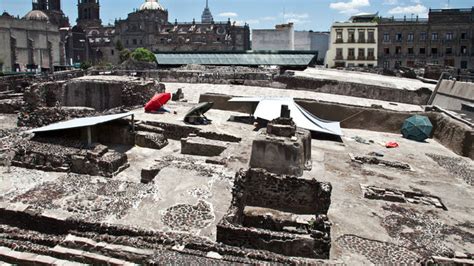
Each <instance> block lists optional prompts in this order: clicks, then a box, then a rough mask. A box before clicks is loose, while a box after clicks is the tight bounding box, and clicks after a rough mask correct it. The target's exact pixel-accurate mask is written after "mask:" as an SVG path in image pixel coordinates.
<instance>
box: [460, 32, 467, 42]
mask: <svg viewBox="0 0 474 266" xmlns="http://www.w3.org/2000/svg"><path fill="white" fill-rule="evenodd" d="M465 39H467V33H466V32H462V33H461V40H465Z"/></svg>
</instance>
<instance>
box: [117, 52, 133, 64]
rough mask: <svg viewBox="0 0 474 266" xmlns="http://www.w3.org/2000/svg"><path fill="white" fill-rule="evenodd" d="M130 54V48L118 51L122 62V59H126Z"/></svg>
mask: <svg viewBox="0 0 474 266" xmlns="http://www.w3.org/2000/svg"><path fill="white" fill-rule="evenodd" d="M130 54H131V53H130V50H128V49H123V50H122V51H120V56H119V57H120V63H122V62H123V61H127V60H128V59H129V58H130Z"/></svg>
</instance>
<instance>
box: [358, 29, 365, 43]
mask: <svg viewBox="0 0 474 266" xmlns="http://www.w3.org/2000/svg"><path fill="white" fill-rule="evenodd" d="M358 41H359V42H360V43H364V42H365V30H359V40H358Z"/></svg>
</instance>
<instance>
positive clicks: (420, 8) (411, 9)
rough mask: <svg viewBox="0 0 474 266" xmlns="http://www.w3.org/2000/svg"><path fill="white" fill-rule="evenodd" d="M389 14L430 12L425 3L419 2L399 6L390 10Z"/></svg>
mask: <svg viewBox="0 0 474 266" xmlns="http://www.w3.org/2000/svg"><path fill="white" fill-rule="evenodd" d="M388 13H389V14H392V15H396V14H416V15H426V14H428V8H427V7H426V6H424V5H421V4H418V5H414V6H397V7H395V8H393V9H390V10H389V11H388Z"/></svg>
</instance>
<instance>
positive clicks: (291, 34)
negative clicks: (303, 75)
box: [252, 23, 329, 61]
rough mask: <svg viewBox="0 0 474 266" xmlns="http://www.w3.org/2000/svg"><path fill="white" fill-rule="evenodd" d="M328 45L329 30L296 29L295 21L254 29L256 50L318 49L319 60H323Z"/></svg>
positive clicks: (254, 47) (253, 41)
mask: <svg viewBox="0 0 474 266" xmlns="http://www.w3.org/2000/svg"><path fill="white" fill-rule="evenodd" d="M328 47H329V32H313V31H295V29H294V25H293V23H288V24H281V25H276V26H275V29H257V30H252V49H253V50H256V51H259V50H260V51H261V50H273V51H285V50H299V51H318V60H320V61H323V60H324V56H325V55H326V51H327V50H328Z"/></svg>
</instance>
